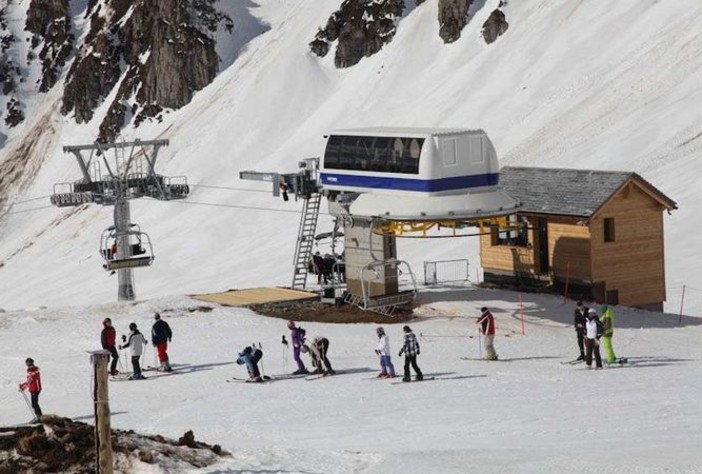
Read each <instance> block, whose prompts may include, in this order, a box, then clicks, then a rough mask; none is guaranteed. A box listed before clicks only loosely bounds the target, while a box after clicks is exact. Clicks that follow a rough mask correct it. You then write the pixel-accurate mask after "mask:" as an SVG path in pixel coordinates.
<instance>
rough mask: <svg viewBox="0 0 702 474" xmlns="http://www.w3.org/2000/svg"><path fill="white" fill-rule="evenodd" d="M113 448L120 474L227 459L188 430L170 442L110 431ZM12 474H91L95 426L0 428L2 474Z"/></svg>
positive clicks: (47, 422) (50, 423) (58, 422)
mask: <svg viewBox="0 0 702 474" xmlns="http://www.w3.org/2000/svg"><path fill="white" fill-rule="evenodd" d="M112 449H113V456H114V464H115V469H116V470H117V471H122V472H136V471H138V470H140V468H139V466H140V465H141V466H142V468H143V467H145V466H144V465H145V464H149V465H152V469H153V468H154V467H157V466H163V471H164V472H166V471H169V470H170V471H171V472H175V471H181V470H186V469H193V468H202V467H206V466H209V465H211V464H214V463H215V462H217V460H218V458H219V457H220V456H226V455H229V453H227V452H225V451H223V450H222V448H221V447H220V446H218V445H215V446H210V445H207V444H205V443H201V442H198V441H195V437H194V435H193V433H192V431H188V432H186V433H185V434H184V435H183V437H182V438H181V439H180V440H179V441H174V440H169V439H166V438H164V437H162V436H158V435H157V436H143V435H139V434H136V433H134V432H133V431H120V430H112ZM155 470H156V471H158V469H155ZM16 472H37V473H38V472H63V473H92V472H95V436H94V427H93V426H92V425H87V424H85V423H80V422H76V421H72V420H70V419H68V418H61V417H57V416H50V415H49V416H44V417H42V423H41V424H39V425H32V426H28V425H23V426H18V427H8V428H0V474H6V473H7V474H9V473H16Z"/></svg>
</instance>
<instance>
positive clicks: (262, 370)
mask: <svg viewBox="0 0 702 474" xmlns="http://www.w3.org/2000/svg"><path fill="white" fill-rule="evenodd" d="M254 347H256V344H254ZM258 349H259V350H260V351H261V352H263V346H261V343H260V342H259V343H258ZM265 375H266V371H265V369H264V368H263V356H261V377H265Z"/></svg>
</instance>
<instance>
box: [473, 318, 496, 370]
mask: <svg viewBox="0 0 702 474" xmlns="http://www.w3.org/2000/svg"><path fill="white" fill-rule="evenodd" d="M480 311H481V313H482V314H481V315H480V317H479V318H478V321H477V324H480V332H481V333H482V334H483V335H484V336H485V359H486V360H497V352H495V346H494V342H495V317H494V316H493V315H492V313H491V312H490V310H489V309H487V308H486V307H485V306H483V307H482V308H480Z"/></svg>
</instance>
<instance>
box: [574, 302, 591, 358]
mask: <svg viewBox="0 0 702 474" xmlns="http://www.w3.org/2000/svg"><path fill="white" fill-rule="evenodd" d="M587 313H588V311H587V308H586V307H585V305H584V304H583V302H582V301H578V304H577V305H576V306H575V312H574V319H573V326H574V327H575V335H576V337H577V338H578V348H580V356H579V357H578V358H577V359H575V360H585V323H587Z"/></svg>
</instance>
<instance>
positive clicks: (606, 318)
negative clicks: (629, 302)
mask: <svg viewBox="0 0 702 474" xmlns="http://www.w3.org/2000/svg"><path fill="white" fill-rule="evenodd" d="M600 321H602V325H603V326H604V334H603V335H602V345H603V346H604V350H605V357H606V358H607V359H606V360H607V363H608V364H614V361H615V360H616V359H617V356H615V355H614V348H613V347H612V336H613V335H614V309H612V307H611V306H609V305H603V306H602V316H600Z"/></svg>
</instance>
